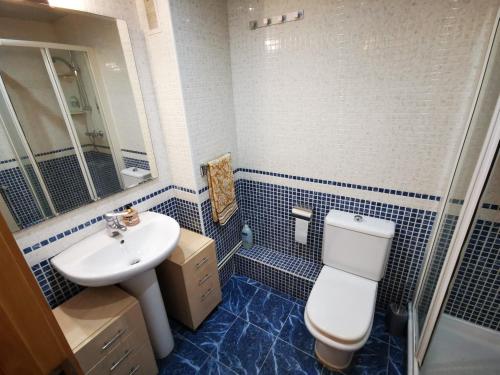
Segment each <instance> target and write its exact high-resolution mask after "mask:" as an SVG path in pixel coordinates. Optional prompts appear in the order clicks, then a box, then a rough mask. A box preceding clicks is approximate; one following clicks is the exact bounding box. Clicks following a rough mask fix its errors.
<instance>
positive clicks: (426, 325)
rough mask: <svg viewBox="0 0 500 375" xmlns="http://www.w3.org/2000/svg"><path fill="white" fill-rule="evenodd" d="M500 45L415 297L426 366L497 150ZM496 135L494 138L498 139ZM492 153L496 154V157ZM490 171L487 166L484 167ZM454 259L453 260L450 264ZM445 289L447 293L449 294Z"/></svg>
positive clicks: (420, 347)
mask: <svg viewBox="0 0 500 375" xmlns="http://www.w3.org/2000/svg"><path fill="white" fill-rule="evenodd" d="M499 77H500V41H499V36H498V30H496V31H495V34H494V38H493V42H492V46H491V51H490V54H489V57H488V61H487V64H486V70H485V73H484V76H483V80H482V83H481V87H480V91H479V96H478V99H477V102H476V105H475V108H474V113H473V115H472V118H471V121H470V123H469V128H468V131H467V134H466V138H465V141H464V145H463V147H462V150H461V153H460V157H459V160H458V163H457V166H456V169H455V172H454V175H453V179H452V182H451V185H450V189H449V191H448V195H447V196H446V197H445V206H444V209H443V213H442V215H441V217H440V222H439V226H438V230H437V232H436V236H435V237H434V241H433V244H432V246H431V248H430V252H429V260H428V263H427V265H426V267H425V271H424V273H423V277H422V279H421V282H420V284H419V288H418V291H417V294H416V298H415V311H414V313H415V317H414V319H415V320H416V323H417V324H416V327H415V329H416V335H415V336H416V344H417V345H418V348H417V349H418V352H417V356H418V359H419V361H420V362H422V361H423V358H424V356H425V353H426V349H427V345H428V343H429V340H430V337H431V336H432V332H433V329H434V326H435V323H436V319H437V314H438V313H439V309H441V307H442V298H444V295H443V288H446V287H447V283H448V281H446V280H447V278H449V277H450V272H451V271H452V270H453V269H452V268H451V269H450V267H452V266H453V264H455V263H454V261H453V260H452V257H455V256H456V255H454V254H451V253H452V250H451V249H452V247H453V246H455V247H456V246H458V245H459V243H458V242H457V241H455V238H458V237H459V236H462V235H463V234H461V233H463V232H461V233H459V232H458V228H459V226H461V227H463V226H464V225H466V224H467V222H466V219H464V218H465V217H466V216H467V215H470V214H469V213H468V212H470V204H471V203H470V202H471V201H470V197H471V196H472V195H471V194H472V193H473V192H474V189H475V188H476V187H477V186H479V185H478V182H477V180H476V178H477V176H478V173H479V171H480V169H478V168H479V167H481V166H484V165H485V164H484V159H483V158H484V157H485V150H486V149H483V145H485V146H488V147H493V146H491V142H492V141H491V139H492V137H494V134H496V133H494V132H495V131H496V130H495V129H496V128H495V126H496V125H495V122H496V120H497V116H498V106H499V101H498V99H499V94H500V80H499V79H498V78H499ZM492 134H493V135H492ZM490 154H491V153H490ZM484 168H485V167H484ZM448 258H449V259H450V260H449V261H448ZM444 290H445V289H444Z"/></svg>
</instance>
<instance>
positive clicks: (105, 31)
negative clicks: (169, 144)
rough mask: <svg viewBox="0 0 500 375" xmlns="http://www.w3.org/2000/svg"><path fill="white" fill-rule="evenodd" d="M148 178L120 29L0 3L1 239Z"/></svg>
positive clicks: (129, 59)
mask: <svg viewBox="0 0 500 375" xmlns="http://www.w3.org/2000/svg"><path fill="white" fill-rule="evenodd" d="M155 177H157V171H156V165H155V161H154V155H153V153H152V145H151V139H150V135H149V130H148V125H147V120H146V115H145V109H144V104H143V102H142V96H141V93H140V88H139V81H138V77H137V72H136V70H135V62H134V60H133V53H132V50H131V44H130V40H129V36H128V31H127V26H126V24H125V22H124V21H121V20H116V19H113V18H108V17H102V16H96V15H92V14H87V13H82V12H76V11H70V10H63V9H54V8H50V7H48V6H43V5H33V4H26V3H22V4H19V3H10V2H0V211H1V212H2V215H3V216H4V217H5V218H6V219H7V221H8V224H9V227H10V228H11V230H12V231H16V230H20V229H23V228H27V227H29V226H32V225H34V224H37V223H39V222H41V221H43V220H46V219H48V218H50V217H53V216H55V215H59V214H61V213H64V212H68V211H70V210H73V209H75V208H78V207H81V206H83V205H86V204H89V203H91V202H93V201H96V200H99V199H102V198H105V197H108V196H110V195H112V194H115V193H118V192H120V191H122V190H124V189H127V188H131V187H133V186H137V185H138V184H140V183H143V182H145V181H147V180H150V179H152V178H155Z"/></svg>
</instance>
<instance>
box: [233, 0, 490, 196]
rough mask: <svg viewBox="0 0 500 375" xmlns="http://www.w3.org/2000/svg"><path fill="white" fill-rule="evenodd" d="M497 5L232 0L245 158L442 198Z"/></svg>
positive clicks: (484, 1)
mask: <svg viewBox="0 0 500 375" xmlns="http://www.w3.org/2000/svg"><path fill="white" fill-rule="evenodd" d="M497 8H498V1H496V0H478V1H466V0H457V1H453V2H448V1H438V2H436V1H432V0H423V1H418V2H395V1H391V0H383V1H376V2H371V1H362V0H352V1H348V2H346V1H327V0H322V1H305V0H292V1H290V0H272V1H271V0H262V1H259V2H255V1H252V0H229V1H228V14H229V32H230V48H231V67H232V81H233V91H234V103H235V113H236V124H237V137H238V161H239V165H240V166H241V167H247V168H254V169H260V170H265V171H273V172H281V173H288V174H293V175H300V176H308V177H316V178H324V179H333V180H337V181H342V182H349V183H356V184H363V185H371V186H379V187H387V188H392V189H400V190H406V191H417V192H421V193H429V194H437V195H442V194H443V193H444V191H445V189H446V183H447V181H448V175H449V173H450V168H451V165H452V163H453V162H454V161H455V158H456V152H457V147H458V145H459V142H460V140H461V137H462V134H463V131H464V126H465V123H466V119H467V116H468V114H469V110H470V108H471V99H472V95H473V93H474V91H475V84H476V83H477V78H478V74H479V70H480V67H481V63H482V59H483V58H484V53H485V48H486V44H487V40H488V37H489V33H490V31H491V27H492V22H493V20H494V16H495V14H496V11H497ZM299 9H303V10H304V12H305V18H304V20H302V21H299V22H291V23H286V24H284V25H279V26H273V27H267V28H263V29H258V30H255V31H251V30H249V27H248V22H249V21H251V20H254V19H261V18H263V17H269V16H275V15H280V14H284V13H286V12H290V11H295V10H299Z"/></svg>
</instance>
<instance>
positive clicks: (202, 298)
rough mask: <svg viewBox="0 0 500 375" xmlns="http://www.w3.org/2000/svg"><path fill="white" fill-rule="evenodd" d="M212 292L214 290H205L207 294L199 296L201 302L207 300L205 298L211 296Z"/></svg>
mask: <svg viewBox="0 0 500 375" xmlns="http://www.w3.org/2000/svg"><path fill="white" fill-rule="evenodd" d="M213 292H214V289H212V288H210V289H209V290H207V292H206V293H205V294H203V295H202V296H201V301H202V302H203V301H205V300H206V299H207V297H208V296H209V295H210V294H212V293H213Z"/></svg>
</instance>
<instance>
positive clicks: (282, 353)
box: [260, 339, 323, 375]
mask: <svg viewBox="0 0 500 375" xmlns="http://www.w3.org/2000/svg"><path fill="white" fill-rule="evenodd" d="M322 367H323V366H321V364H320V363H319V362H318V361H316V359H315V358H313V357H311V356H309V355H307V354H306V353H304V352H302V351H300V350H298V349H296V348H294V347H293V346H291V345H288V344H287V343H286V342H284V341H283V340H280V339H277V340H276V342H275V343H274V345H273V347H272V348H271V351H270V352H269V354H268V355H267V358H266V361H265V362H264V365H263V366H262V369H261V371H260V374H262V375H271V374H272V375H277V374H297V375H298V374H307V375H314V374H317V375H320V374H321V372H322Z"/></svg>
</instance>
